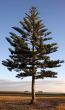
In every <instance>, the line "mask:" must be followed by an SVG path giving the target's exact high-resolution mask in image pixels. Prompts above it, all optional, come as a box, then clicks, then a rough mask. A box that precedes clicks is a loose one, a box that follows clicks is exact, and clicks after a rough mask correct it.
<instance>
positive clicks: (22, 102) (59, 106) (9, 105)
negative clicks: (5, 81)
mask: <svg viewBox="0 0 65 110" xmlns="http://www.w3.org/2000/svg"><path fill="white" fill-rule="evenodd" d="M36 99H37V102H36V103H35V104H33V105H31V104H30V100H31V97H30V96H22V95H21V96H19V95H18V96H17V95H16V96H15V95H11V94H10V95H2V94H1V95H0V110H65V95H64V96H63V95H59V96H57V95H56V96H55V95H53V96H52V95H51V96H49V97H47V96H43V95H42V96H41V97H40V96H37V98H36Z"/></svg>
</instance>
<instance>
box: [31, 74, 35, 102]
mask: <svg viewBox="0 0 65 110" xmlns="http://www.w3.org/2000/svg"><path fill="white" fill-rule="evenodd" d="M31 103H32V104H33V103H35V76H34V75H33V76H32V100H31Z"/></svg>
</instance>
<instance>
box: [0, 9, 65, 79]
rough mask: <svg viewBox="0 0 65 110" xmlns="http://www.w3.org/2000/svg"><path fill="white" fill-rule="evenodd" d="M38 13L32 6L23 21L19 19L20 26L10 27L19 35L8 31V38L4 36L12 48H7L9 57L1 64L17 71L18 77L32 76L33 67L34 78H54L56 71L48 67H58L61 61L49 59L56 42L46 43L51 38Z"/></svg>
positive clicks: (55, 49) (55, 48) (55, 47)
mask: <svg viewBox="0 0 65 110" xmlns="http://www.w3.org/2000/svg"><path fill="white" fill-rule="evenodd" d="M38 15H39V14H38V11H37V9H36V8H35V7H32V8H31V9H30V12H29V14H26V17H25V18H24V19H23V21H20V24H21V28H19V27H12V28H13V29H14V30H16V31H17V32H18V33H19V34H20V35H19V36H18V35H16V34H15V33H12V32H10V38H6V40H7V41H8V42H9V44H10V45H11V46H12V47H13V49H11V48H9V51H10V56H9V57H10V58H9V59H6V61H2V64H3V65H4V66H6V67H7V68H8V69H9V70H10V71H12V70H15V71H17V72H19V74H17V77H18V78H23V77H27V76H32V75H33V67H34V76H35V78H36V79H39V78H45V77H52V78H55V77H57V73H56V72H53V71H52V70H48V69H49V68H55V67H59V66H61V63H63V61H60V60H51V58H50V54H51V53H53V52H56V51H57V49H58V47H57V43H50V44H49V43H46V41H48V40H51V39H52V38H51V37H49V35H50V34H51V32H48V29H47V28H46V27H45V25H44V23H43V22H42V20H40V18H39V16H38ZM38 69H40V71H38ZM46 69H47V70H46Z"/></svg>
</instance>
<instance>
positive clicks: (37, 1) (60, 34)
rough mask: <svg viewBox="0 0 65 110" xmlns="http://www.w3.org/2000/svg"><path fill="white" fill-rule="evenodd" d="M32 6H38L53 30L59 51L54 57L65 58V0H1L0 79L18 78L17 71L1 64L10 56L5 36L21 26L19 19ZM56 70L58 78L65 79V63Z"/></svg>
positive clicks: (42, 17) (48, 25)
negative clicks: (9, 69) (13, 27)
mask: <svg viewBox="0 0 65 110" xmlns="http://www.w3.org/2000/svg"><path fill="white" fill-rule="evenodd" d="M31 6H36V7H37V8H38V10H39V13H40V17H41V19H42V20H43V22H44V24H45V25H46V27H47V28H48V30H49V31H51V32H52V35H51V36H52V37H53V41H54V42H57V43H58V46H59V51H58V52H56V53H54V54H53V55H52V58H54V59H64V60H65V48H64V47H65V0H0V80H15V81H16V80H18V79H17V78H15V75H16V72H14V71H12V72H9V71H8V70H7V68H6V67H4V66H3V65H2V64H1V61H2V60H5V59H6V58H8V56H9V51H8V48H9V47H10V45H9V43H8V42H7V41H6V40H5V37H9V36H10V35H9V32H11V31H14V30H13V29H12V28H11V27H12V26H20V24H19V21H21V20H23V17H25V13H28V11H29V9H30V8H31ZM54 70H55V71H57V72H58V78H57V79H56V80H60V79H61V80H65V63H64V64H62V66H61V67H60V68H56V69H54ZM52 80H55V79H52Z"/></svg>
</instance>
